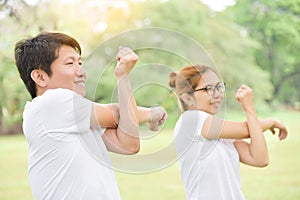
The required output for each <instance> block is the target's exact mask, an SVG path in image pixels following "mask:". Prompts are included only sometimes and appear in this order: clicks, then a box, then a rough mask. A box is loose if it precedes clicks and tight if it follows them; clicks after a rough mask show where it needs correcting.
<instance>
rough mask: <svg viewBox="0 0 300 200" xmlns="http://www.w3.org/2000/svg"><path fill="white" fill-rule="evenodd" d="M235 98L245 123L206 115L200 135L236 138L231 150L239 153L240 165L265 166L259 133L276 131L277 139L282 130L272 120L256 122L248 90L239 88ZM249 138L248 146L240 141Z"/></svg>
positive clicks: (263, 144)
mask: <svg viewBox="0 0 300 200" xmlns="http://www.w3.org/2000/svg"><path fill="white" fill-rule="evenodd" d="M236 98H237V99H238V101H239V102H240V103H241V105H242V107H243V110H244V112H245V114H246V117H247V121H246V122H232V121H226V120H223V119H220V118H217V117H213V116H210V117H208V118H207V119H206V121H205V123H204V125H203V129H202V132H201V134H202V135H203V137H205V138H207V139H218V138H228V139H230V138H231V139H238V140H236V142H235V147H236V149H237V151H238V152H239V156H240V160H241V162H243V163H245V164H248V165H252V166H260V167H262V166H266V165H267V164H268V151H267V145H266V141H265V138H264V135H263V134H262V133H263V131H265V130H268V129H270V130H271V131H272V132H273V133H274V132H275V129H277V128H278V129H279V139H280V140H282V139H284V138H286V136H287V129H286V127H285V126H284V125H283V124H282V123H280V122H278V121H276V120H273V119H263V120H258V119H257V115H256V111H255V108H254V105H253V101H252V90H251V89H250V88H249V87H247V86H245V85H243V86H242V87H241V88H240V89H239V90H238V92H237V95H236ZM244 138H250V139H251V140H250V143H247V142H245V141H243V140H241V139H244Z"/></svg>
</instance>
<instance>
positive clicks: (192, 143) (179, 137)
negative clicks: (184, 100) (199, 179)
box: [174, 110, 209, 156]
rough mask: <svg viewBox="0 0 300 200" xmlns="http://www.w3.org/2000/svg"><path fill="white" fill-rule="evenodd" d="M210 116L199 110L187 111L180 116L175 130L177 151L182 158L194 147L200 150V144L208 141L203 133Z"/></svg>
mask: <svg viewBox="0 0 300 200" xmlns="http://www.w3.org/2000/svg"><path fill="white" fill-rule="evenodd" d="M208 116H209V114H208V113H205V112H202V111H199V110H191V111H186V112H184V113H183V114H182V115H181V116H180V118H179V119H178V121H177V123H176V126H175V129H174V136H175V143H176V149H177V153H178V154H179V155H180V156H181V155H183V154H184V153H185V152H186V151H187V150H192V149H193V148H192V147H195V148H196V149H198V148H199V145H198V144H199V143H203V142H204V141H205V140H206V139H204V138H203V137H202V135H201V131H202V127H203V124H204V122H205V120H206V118H207V117H208ZM195 152H196V151H195ZM195 152H194V153H195Z"/></svg>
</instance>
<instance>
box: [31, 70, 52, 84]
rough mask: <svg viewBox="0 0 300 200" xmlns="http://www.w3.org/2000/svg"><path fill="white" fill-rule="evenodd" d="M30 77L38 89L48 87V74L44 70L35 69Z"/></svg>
mask: <svg viewBox="0 0 300 200" xmlns="http://www.w3.org/2000/svg"><path fill="white" fill-rule="evenodd" d="M30 76H31V78H32V80H33V81H34V82H35V84H36V85H37V87H41V88H44V87H46V86H47V80H48V74H47V73H46V72H45V71H44V70H41V69H34V70H32V72H31V74H30Z"/></svg>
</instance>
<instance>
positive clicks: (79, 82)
mask: <svg viewBox="0 0 300 200" xmlns="http://www.w3.org/2000/svg"><path fill="white" fill-rule="evenodd" d="M75 84H76V85H80V86H83V87H85V82H84V81H77V82H75Z"/></svg>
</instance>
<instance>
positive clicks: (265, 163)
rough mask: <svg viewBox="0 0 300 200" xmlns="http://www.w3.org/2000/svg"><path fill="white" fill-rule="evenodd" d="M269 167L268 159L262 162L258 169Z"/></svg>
mask: <svg viewBox="0 0 300 200" xmlns="http://www.w3.org/2000/svg"><path fill="white" fill-rule="evenodd" d="M268 165H269V159H266V160H264V161H261V162H260V163H259V164H258V165H257V167H267V166H268Z"/></svg>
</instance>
